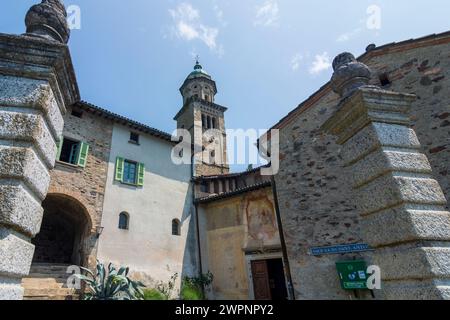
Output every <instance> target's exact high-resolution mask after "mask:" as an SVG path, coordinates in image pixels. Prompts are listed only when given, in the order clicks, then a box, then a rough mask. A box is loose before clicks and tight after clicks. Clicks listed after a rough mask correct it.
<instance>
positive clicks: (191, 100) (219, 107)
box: [173, 96, 228, 121]
mask: <svg viewBox="0 0 450 320" xmlns="http://www.w3.org/2000/svg"><path fill="white" fill-rule="evenodd" d="M191 103H200V104H202V105H204V106H206V107H209V108H213V109H216V110H217V111H219V112H226V111H227V110H228V108H227V107H224V106H222V105H220V104H217V103H214V102H209V101H206V100H204V99H200V98H198V97H195V96H194V97H190V98H189V99H188V100H187V101H186V103H185V104H184V105H183V107H182V108H181V109H180V111H178V113H177V114H176V116H175V117H174V118H173V119H174V120H175V121H176V120H177V119H178V117H179V116H180V115H181V114H182V113H183V112H184V111H185V110H186V108H187V107H189V105H190V104H191Z"/></svg>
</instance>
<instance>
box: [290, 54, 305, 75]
mask: <svg viewBox="0 0 450 320" xmlns="http://www.w3.org/2000/svg"><path fill="white" fill-rule="evenodd" d="M302 61H303V55H301V54H300V53H297V54H296V55H295V56H293V57H292V59H291V68H292V71H297V70H298V69H299V68H300V63H301V62H302Z"/></svg>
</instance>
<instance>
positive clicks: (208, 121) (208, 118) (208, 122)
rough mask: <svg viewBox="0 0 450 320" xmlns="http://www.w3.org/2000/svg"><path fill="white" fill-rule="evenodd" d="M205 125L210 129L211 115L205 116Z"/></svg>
mask: <svg viewBox="0 0 450 320" xmlns="http://www.w3.org/2000/svg"><path fill="white" fill-rule="evenodd" d="M206 122H207V123H206V127H207V128H208V129H211V117H210V116H207V117H206Z"/></svg>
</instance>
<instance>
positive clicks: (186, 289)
mask: <svg viewBox="0 0 450 320" xmlns="http://www.w3.org/2000/svg"><path fill="white" fill-rule="evenodd" d="M180 298H181V300H203V299H204V297H203V293H202V290H201V288H198V287H196V286H192V285H190V284H187V283H183V287H182V288H181V294H180Z"/></svg>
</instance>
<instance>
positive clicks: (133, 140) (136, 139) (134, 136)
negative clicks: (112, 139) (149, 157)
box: [130, 132, 139, 144]
mask: <svg viewBox="0 0 450 320" xmlns="http://www.w3.org/2000/svg"><path fill="white" fill-rule="evenodd" d="M130 142H131V143H135V144H139V135H138V134H137V133H134V132H130Z"/></svg>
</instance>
